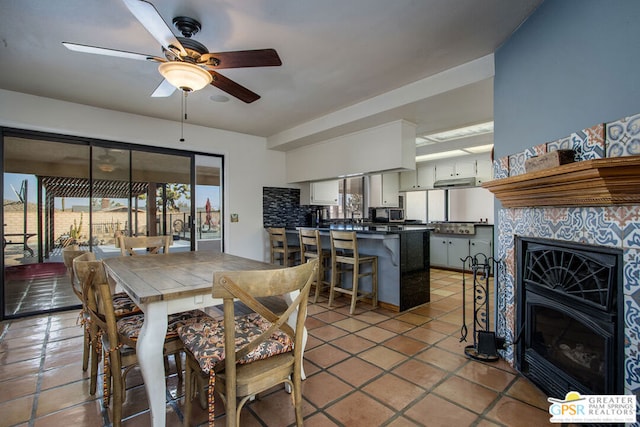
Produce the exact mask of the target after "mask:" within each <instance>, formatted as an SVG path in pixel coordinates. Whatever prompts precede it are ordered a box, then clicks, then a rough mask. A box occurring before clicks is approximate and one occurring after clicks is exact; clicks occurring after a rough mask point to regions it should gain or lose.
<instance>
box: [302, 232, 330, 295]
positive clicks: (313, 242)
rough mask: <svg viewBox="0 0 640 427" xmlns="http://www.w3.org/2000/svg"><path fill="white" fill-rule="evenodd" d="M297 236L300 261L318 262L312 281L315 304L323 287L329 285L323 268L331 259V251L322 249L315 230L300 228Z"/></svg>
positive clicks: (318, 234) (318, 235) (318, 233)
mask: <svg viewBox="0 0 640 427" xmlns="http://www.w3.org/2000/svg"><path fill="white" fill-rule="evenodd" d="M299 234H300V259H301V261H302V262H307V261H308V260H310V259H317V260H318V270H317V271H316V277H315V279H314V280H313V286H315V288H316V291H315V295H314V297H313V302H314V303H316V302H317V301H318V297H319V296H320V291H321V290H322V289H323V288H324V287H325V286H326V287H329V286H330V285H331V283H330V282H328V281H327V280H325V268H326V264H327V261H329V260H330V259H331V251H330V250H327V249H322V243H321V241H320V232H319V231H318V230H316V229H315V228H301V229H300V231H299Z"/></svg>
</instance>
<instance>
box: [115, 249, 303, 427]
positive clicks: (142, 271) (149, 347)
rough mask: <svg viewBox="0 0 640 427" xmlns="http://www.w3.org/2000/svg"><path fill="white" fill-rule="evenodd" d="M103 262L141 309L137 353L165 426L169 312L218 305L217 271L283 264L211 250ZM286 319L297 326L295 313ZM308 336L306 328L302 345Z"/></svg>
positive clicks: (155, 417)
mask: <svg viewBox="0 0 640 427" xmlns="http://www.w3.org/2000/svg"><path fill="white" fill-rule="evenodd" d="M103 263H104V266H105V269H106V272H107V274H108V275H109V277H111V278H112V279H113V280H114V281H115V283H116V285H117V287H118V288H121V289H122V290H123V291H124V292H126V293H127V294H128V295H129V296H130V297H131V299H133V301H134V302H135V303H136V304H137V305H138V306H139V307H140V308H141V309H142V311H143V312H144V323H143V325H142V329H141V331H140V334H139V337H138V342H137V344H136V353H137V356H138V364H139V366H140V370H141V372H142V377H143V379H144V382H145V386H146V391H147V397H148V399H149V408H150V411H151V422H152V425H153V426H154V427H164V426H165V424H166V383H165V371H164V358H163V345H164V341H165V335H166V331H167V317H168V315H169V314H173V313H178V312H182V311H188V310H193V309H201V310H203V309H205V308H206V307H211V306H215V305H219V304H222V299H215V298H213V297H212V289H213V287H212V286H213V275H214V273H216V272H221V271H241V270H270V269H274V268H283V267H281V266H278V265H273V264H269V263H266V262H263V261H257V260H253V259H249V258H243V257H240V256H236V255H231V254H227V253H222V252H215V251H191V252H169V253H166V254H149V255H140V256H121V257H116V258H106V259H104V260H103ZM295 297H296V294H295V293H292V294H290V295H287V296H285V300H287V303H290V302H291V301H292V300H293V299H294V298H295ZM290 322H291V326H293V327H295V316H292V319H291V320H290ZM306 338H307V333H306V328H305V331H304V340H303V349H304V345H306ZM304 377H305V376H304V372H303V373H302V378H303V379H304Z"/></svg>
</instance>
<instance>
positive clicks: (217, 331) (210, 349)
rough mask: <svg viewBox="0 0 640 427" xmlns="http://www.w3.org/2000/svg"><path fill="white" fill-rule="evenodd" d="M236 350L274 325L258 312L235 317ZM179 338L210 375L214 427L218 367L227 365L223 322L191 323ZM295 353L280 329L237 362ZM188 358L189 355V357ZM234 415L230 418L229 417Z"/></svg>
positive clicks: (211, 416)
mask: <svg viewBox="0 0 640 427" xmlns="http://www.w3.org/2000/svg"><path fill="white" fill-rule="evenodd" d="M235 327H236V328H235V329H236V342H235V345H236V348H242V347H244V346H245V345H247V344H249V343H250V342H251V341H253V340H254V339H255V338H256V337H258V336H259V335H260V334H262V333H263V332H265V331H266V330H267V329H269V327H271V322H269V321H268V320H266V319H265V318H264V317H262V316H260V315H259V314H257V313H251V314H248V315H242V316H236V317H235ZM178 336H179V337H180V339H181V340H182V343H183V344H184V347H185V349H187V350H188V353H190V354H191V355H192V356H193V358H194V359H195V360H196V361H197V363H198V365H199V366H200V369H201V370H202V372H203V373H204V374H206V375H208V376H209V391H208V395H207V404H208V407H209V426H213V425H214V421H213V417H214V407H215V400H214V399H215V398H214V394H213V391H214V388H215V368H216V366H218V365H224V364H223V363H222V362H223V361H224V359H225V351H224V322H223V321H221V320H215V319H212V318H208V319H206V320H204V321H201V322H197V323H190V324H188V325H184V326H181V327H179V328H178ZM292 350H293V341H292V340H291V339H290V338H289V336H288V335H287V334H285V333H284V332H282V331H281V330H276V331H275V332H274V333H273V334H272V335H271V336H270V337H269V339H267V340H266V341H264V342H262V343H260V344H259V345H258V346H257V347H256V348H255V349H253V350H252V351H250V352H249V353H248V354H247V355H246V356H244V357H243V358H241V359H239V360H238V361H237V363H238V364H246V363H250V362H255V361H257V360H262V359H267V358H269V357H272V356H275V355H277V354H282V353H287V352H290V351H292ZM187 357H189V356H187ZM230 416H231V415H230Z"/></svg>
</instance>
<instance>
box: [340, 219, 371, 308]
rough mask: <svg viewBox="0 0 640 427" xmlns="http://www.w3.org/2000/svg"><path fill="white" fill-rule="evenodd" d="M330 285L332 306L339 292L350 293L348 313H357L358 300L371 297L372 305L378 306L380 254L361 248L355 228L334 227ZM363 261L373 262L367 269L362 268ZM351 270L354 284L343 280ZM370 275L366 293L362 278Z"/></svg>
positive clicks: (364, 262)
mask: <svg viewBox="0 0 640 427" xmlns="http://www.w3.org/2000/svg"><path fill="white" fill-rule="evenodd" d="M330 234H331V288H330V290H329V307H331V305H332V304H333V299H334V297H335V293H336V292H340V293H343V294H346V295H349V296H351V306H350V308H349V313H350V314H354V313H355V310H356V302H357V301H359V300H362V299H365V298H371V301H372V305H373V307H374V308H375V307H377V306H378V257H377V256H375V255H364V254H361V253H360V252H359V251H358V239H357V236H356V232H355V231H338V230H331V233H330ZM362 264H370V266H371V268H370V269H369V270H368V271H363V270H362V269H361V267H362ZM345 273H347V274H348V273H351V287H349V284H348V283H344V282H342V276H343V275H344V274H345ZM367 276H370V277H371V291H369V292H363V291H362V289H361V288H360V286H359V282H360V279H362V278H363V277H367Z"/></svg>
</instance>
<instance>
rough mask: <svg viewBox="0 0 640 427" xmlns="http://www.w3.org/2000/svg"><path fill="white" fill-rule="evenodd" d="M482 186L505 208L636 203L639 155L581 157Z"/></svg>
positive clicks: (639, 195) (639, 193)
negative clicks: (573, 160)
mask: <svg viewBox="0 0 640 427" xmlns="http://www.w3.org/2000/svg"><path fill="white" fill-rule="evenodd" d="M482 186H483V187H484V188H486V189H488V190H489V191H491V192H492V193H493V194H494V195H495V196H496V198H498V199H499V200H500V202H501V203H502V206H504V207H506V208H521V207H536V206H609V205H640V156H629V157H614V158H606V159H595V160H585V161H582V162H576V163H570V164H567V165H562V166H557V167H554V168H550V169H545V170H540V171H535V172H530V173H525V174H523V175H517V176H512V177H509V178H503V179H495V180H493V181H488V182H485V183H483V184H482Z"/></svg>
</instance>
